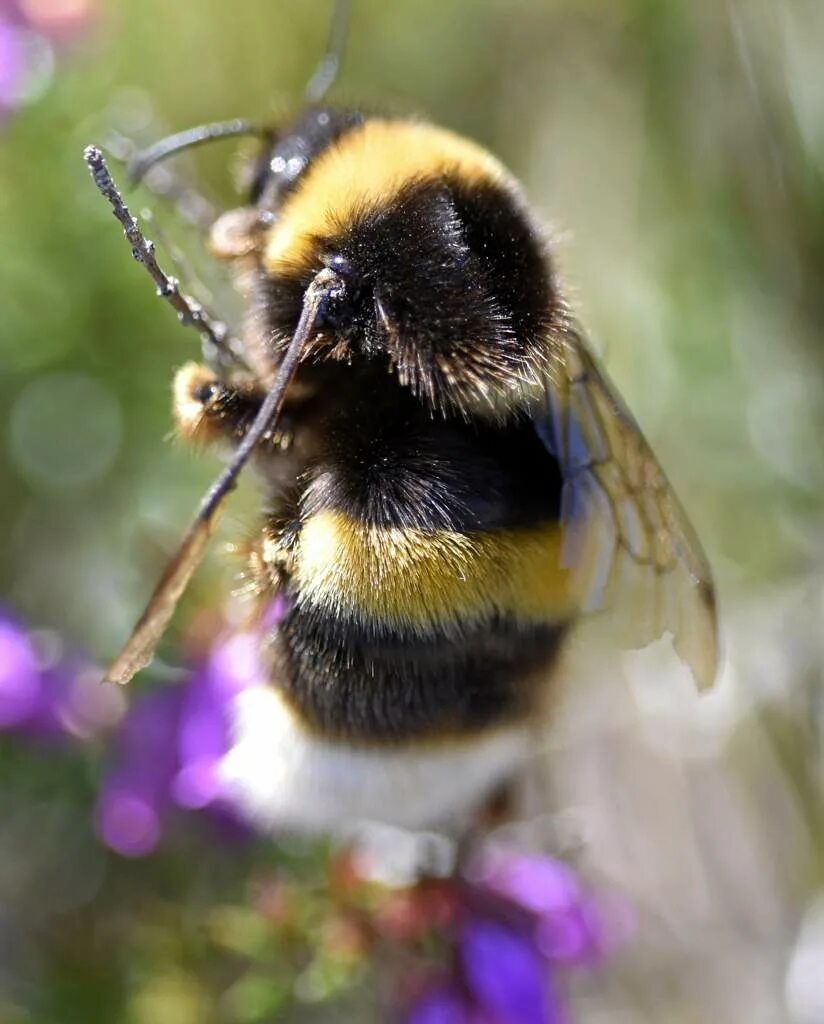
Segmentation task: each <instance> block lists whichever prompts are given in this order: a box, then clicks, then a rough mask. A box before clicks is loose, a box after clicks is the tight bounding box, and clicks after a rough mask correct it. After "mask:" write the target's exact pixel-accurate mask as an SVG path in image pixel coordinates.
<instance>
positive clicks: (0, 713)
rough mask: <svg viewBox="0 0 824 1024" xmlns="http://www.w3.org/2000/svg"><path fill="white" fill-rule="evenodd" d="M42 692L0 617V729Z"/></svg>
mask: <svg viewBox="0 0 824 1024" xmlns="http://www.w3.org/2000/svg"><path fill="white" fill-rule="evenodd" d="M1 59H2V54H1V53H0V60H1ZM42 690H43V679H42V675H41V672H40V666H39V663H38V658H37V654H36V652H35V650H34V647H33V646H32V644H31V642H30V640H29V638H28V636H27V635H26V633H25V631H24V630H23V629H22V628H21V627H20V626H18V625H17V624H16V623H15V622H14V621H13V620H12V619H11V618H7V617H6V616H2V617H0V728H9V727H10V726H16V725H20V724H21V723H23V722H25V721H26V720H27V719H29V718H31V717H32V715H34V714H35V713H36V712H37V710H38V707H39V704H40V699H41V695H42Z"/></svg>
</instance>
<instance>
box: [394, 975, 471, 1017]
mask: <svg viewBox="0 0 824 1024" xmlns="http://www.w3.org/2000/svg"><path fill="white" fill-rule="evenodd" d="M470 1021H471V1017H470V1011H469V1010H468V1008H467V1006H466V1001H465V999H464V998H463V996H462V995H461V993H460V991H459V990H458V989H457V987H456V986H454V985H448V984H447V985H439V986H438V987H437V988H436V989H432V990H431V991H429V992H425V993H424V994H423V995H422V996H421V997H420V998H419V999H418V1001H417V1002H416V1003H415V1005H414V1006H413V1007H412V1009H411V1010H410V1012H409V1016H408V1017H407V1018H406V1024H470ZM478 1024H480V1021H479V1022H478Z"/></svg>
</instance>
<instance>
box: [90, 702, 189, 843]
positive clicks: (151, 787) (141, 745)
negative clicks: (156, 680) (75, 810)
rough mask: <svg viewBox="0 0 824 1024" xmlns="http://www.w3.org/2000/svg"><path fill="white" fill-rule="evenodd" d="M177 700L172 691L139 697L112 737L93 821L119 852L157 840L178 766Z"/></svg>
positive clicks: (178, 713)
mask: <svg viewBox="0 0 824 1024" xmlns="http://www.w3.org/2000/svg"><path fill="white" fill-rule="evenodd" d="M181 703H182V695H181V692H180V691H179V690H176V689H175V690H156V691H153V692H151V693H147V694H143V695H141V696H140V697H139V698H138V700H137V701H136V703H135V704H134V705H133V706H132V708H131V710H130V711H129V713H128V714H127V715H126V718H125V719H124V720H123V723H122V725H121V727H120V729H119V731H118V733H117V735H116V737H115V741H114V742H115V750H116V756H115V762H114V766H113V769H112V771H111V773H110V774H109V776H108V777H107V779H106V780H105V781H104V784H103V788H102V790H101V794H100V797H99V799H98V806H97V824H98V831H99V833H100V835H101V837H102V839H103V841H104V842H105V843H107V844H108V845H109V846H111V847H112V849H114V850H117V851H118V852H120V853H124V854H126V855H130V856H139V855H142V854H144V853H148V852H149V851H150V850H152V849H153V848H154V846H155V845H156V844H157V842H158V840H159V838H160V831H161V822H162V817H163V815H164V813H165V812H166V811H167V809H168V807H169V803H170V789H171V785H172V780H173V779H174V777H175V775H176V773H177V771H178V768H179V762H178V755H177V732H178V726H179V722H180V712H181Z"/></svg>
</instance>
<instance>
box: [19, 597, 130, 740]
mask: <svg viewBox="0 0 824 1024" xmlns="http://www.w3.org/2000/svg"><path fill="white" fill-rule="evenodd" d="M39 641H40V642H39V643H38V644H35V643H34V641H33V639H32V635H31V634H30V633H29V632H28V631H27V630H25V629H24V628H23V626H21V625H20V623H19V622H18V621H17V620H16V619H15V618H13V617H12V616H11V615H9V614H8V613H7V612H3V611H2V610H0V729H6V730H9V731H13V732H15V733H16V734H17V735H20V736H25V737H28V738H30V739H41V740H43V739H45V740H64V739H83V740H87V739H91V738H93V737H95V736H97V735H99V734H100V733H102V732H104V731H106V730H107V729H109V728H111V727H112V726H113V725H115V724H116V723H117V721H118V720H119V719H120V717H121V716H122V713H123V708H124V702H123V695H122V693H120V692H119V691H118V690H117V689H115V688H114V687H105V688H104V687H101V686H100V671H99V669H96V668H95V667H94V666H92V665H90V664H89V663H88V662H87V661H85V660H83V659H81V658H79V657H77V656H75V655H68V656H67V655H65V654H64V653H63V650H62V644H61V642H60V640H59V638H57V637H55V636H54V635H53V634H48V633H45V632H43V633H41V634H39Z"/></svg>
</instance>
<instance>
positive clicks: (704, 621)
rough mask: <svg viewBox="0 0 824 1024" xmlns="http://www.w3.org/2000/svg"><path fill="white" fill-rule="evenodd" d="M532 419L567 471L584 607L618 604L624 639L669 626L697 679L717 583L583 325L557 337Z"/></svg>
mask: <svg viewBox="0 0 824 1024" xmlns="http://www.w3.org/2000/svg"><path fill="white" fill-rule="evenodd" d="M559 356H560V358H558V360H557V364H556V367H557V368H556V372H555V375H554V380H553V387H552V390H551V395H550V399H549V405H548V408H547V410H546V411H545V415H544V416H543V417H542V418H540V419H539V420H538V421H537V422H536V428H537V430H538V434H539V436H540V437H541V439H542V440H543V442H544V444H545V445H546V447H547V449H548V450H549V451H550V452H551V454H552V455H553V456H554V457H555V458H556V460H557V461H558V464H559V466H560V470H561V475H562V478H563V491H562V501H561V523H562V538H563V539H562V550H561V561H562V568H564V569H565V570H566V571H567V572H568V574H569V580H570V586H571V588H572V598H573V600H574V602H575V604H576V606H577V607H578V608H580V609H581V610H582V611H585V612H588V611H595V610H598V609H600V608H605V607H610V608H614V609H616V610H617V611H619V613H620V614H619V621H620V623H621V627H622V629H623V628H627V629H628V631H629V632H628V637H627V639H628V641H629V644H630V646H633V647H636V646H637V647H642V646H645V645H646V644H648V643H650V642H651V641H653V640H656V639H658V638H659V637H660V636H662V635H663V634H664V633H666V632H670V633H671V634H672V637H673V642H674V645H675V649H676V651H677V652H678V654H679V655H680V657H681V658H682V659H683V660H684V661H685V662H686V664H687V665H688V666H689V667H690V669H691V670H692V674H693V677H694V679H695V681H696V683H697V685H698V686H699V687H701V688H704V687H708V686H711V685H712V683H713V681H714V679H715V674H716V668H717V663H718V631H717V622H716V612H715V591H714V587H713V582H712V575H711V572H710V567H709V565H708V563H707V559H706V557H705V555H704V552H703V551H702V549H701V544H700V542H699V541H698V538H697V537H696V535H695V533H694V531H693V529H692V527H691V526H690V523H689V520H688V519H687V517H686V514H685V513H684V511H683V509H682V508H681V505H680V503H679V501H678V499H677V498H676V496H675V494H674V493H673V491H672V488H671V487H670V485H669V482H668V481H667V478H666V476H665V475H664V472H663V470H662V469H661V467H660V465H659V464H658V461H657V459H656V458H655V456H654V455H653V453H652V451H651V449H650V447H649V445H648V444H647V442H646V441H645V440H644V437H643V435H642V433H641V431H640V429H639V427H638V424H637V423H636V422H635V420H634V418H633V417H632V415H631V413H630V412H629V411H628V409H627V408H626V406H625V405H624V403H623V402H622V400H621V398H620V397H619V396H618V394H617V392H616V390H615V388H614V387H613V385H612V384H611V382H610V381H609V379H608V378H607V377H606V376H605V374H604V373H603V371H602V370H600V369H599V368H598V366H597V365H596V362H595V359H594V357H593V355H592V353H591V352H590V351H589V349H588V347H587V344H586V342H585V340H584V338H583V337H582V336H581V334H580V332H578V331H575V330H571V331H570V332H569V333H568V334H566V335H565V336H564V339H563V341H562V342H561V344H560V345H559Z"/></svg>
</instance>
